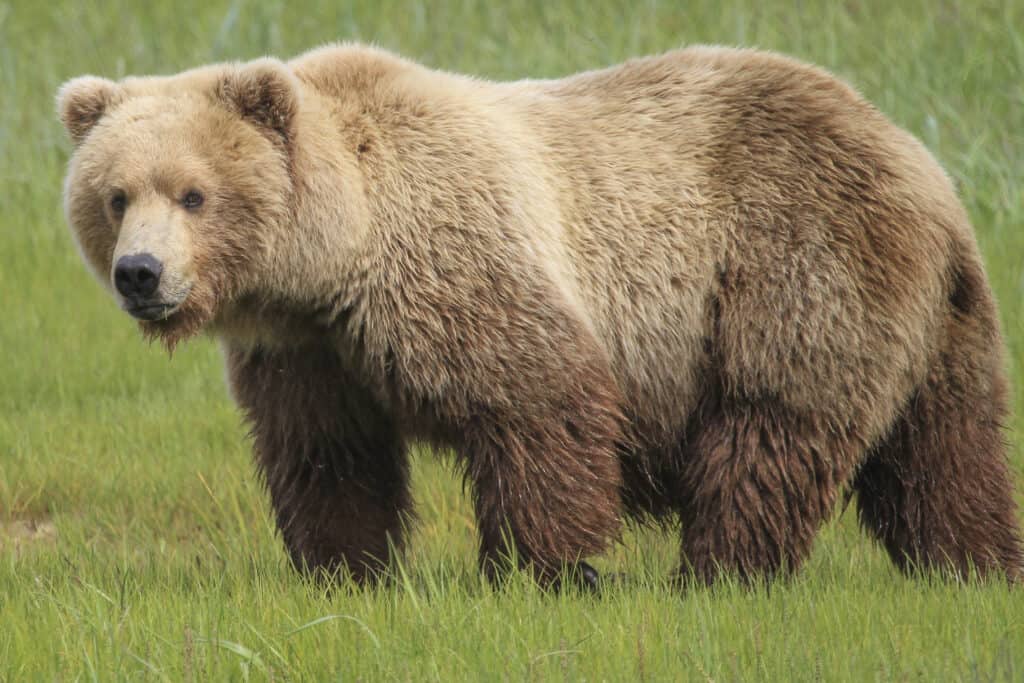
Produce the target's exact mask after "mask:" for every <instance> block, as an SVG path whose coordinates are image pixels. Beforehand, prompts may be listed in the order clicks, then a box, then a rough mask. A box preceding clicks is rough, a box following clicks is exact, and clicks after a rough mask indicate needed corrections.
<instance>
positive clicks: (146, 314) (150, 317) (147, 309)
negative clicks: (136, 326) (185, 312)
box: [124, 304, 178, 322]
mask: <svg viewBox="0 0 1024 683" xmlns="http://www.w3.org/2000/svg"><path fill="white" fill-rule="evenodd" d="M177 308H178V306H177V305H176V304H129V305H127V306H125V308H124V310H125V312H127V313H128V315H130V316H132V317H133V318H136V319H137V320H146V321H149V322H152V321H154V320H165V319H167V318H169V317H170V316H171V314H172V313H174V311H175V310H176V309H177Z"/></svg>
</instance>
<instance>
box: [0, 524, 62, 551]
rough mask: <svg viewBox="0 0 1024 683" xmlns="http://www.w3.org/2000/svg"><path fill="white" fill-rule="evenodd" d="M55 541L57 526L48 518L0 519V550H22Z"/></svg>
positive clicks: (48, 544) (51, 543)
mask: <svg viewBox="0 0 1024 683" xmlns="http://www.w3.org/2000/svg"><path fill="white" fill-rule="evenodd" d="M56 542H57V526H56V525H55V524H54V523H53V522H51V521H50V520H48V519H15V520H10V521H0V550H13V551H14V552H16V553H17V552H23V551H25V550H28V549H30V548H35V547H39V546H51V545H53V544H54V543H56Z"/></svg>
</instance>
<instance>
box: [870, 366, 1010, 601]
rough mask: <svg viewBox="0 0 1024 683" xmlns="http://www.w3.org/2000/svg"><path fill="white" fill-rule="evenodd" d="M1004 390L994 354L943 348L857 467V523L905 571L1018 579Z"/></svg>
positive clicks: (962, 576)
mask: <svg viewBox="0 0 1024 683" xmlns="http://www.w3.org/2000/svg"><path fill="white" fill-rule="evenodd" d="M988 348H989V349H991V348H993V346H989V347H988ZM1005 394H1006V388H1005V382H1004V380H1003V377H1002V374H1001V370H1000V369H999V363H998V357H997V354H995V353H992V352H990V351H987V350H981V351H979V352H978V355H970V356H968V355H967V354H962V355H959V356H958V355H957V354H943V357H942V358H941V359H940V360H939V361H937V362H936V364H935V366H934V367H933V369H932V371H931V373H930V374H929V376H928V378H927V380H926V381H925V383H924V384H923V385H922V387H921V388H920V389H919V390H918V392H917V394H916V395H915V396H914V397H913V398H911V400H910V401H909V402H908V403H907V407H906V409H905V411H904V413H903V415H902V416H901V417H900V418H899V420H898V421H897V423H896V425H895V427H894V428H893V430H892V432H891V433H890V434H889V436H888V437H887V438H886V439H885V440H884V441H883V442H882V443H881V444H880V445H878V446H877V447H876V448H874V449H873V451H872V453H871V455H870V456H869V457H868V459H867V461H866V462H865V463H864V465H863V467H862V468H861V469H860V471H859V472H858V474H857V476H856V479H855V480H854V489H855V490H856V492H857V504H858V509H859V516H860V521H861V524H862V526H863V527H864V528H865V530H867V531H868V532H869V533H870V534H872V535H873V536H875V537H876V538H877V539H878V540H879V541H881V543H882V544H883V546H884V547H885V549H886V550H887V551H888V553H889V556H890V557H891V558H892V560H893V562H894V563H895V564H896V565H897V566H898V567H900V569H902V570H903V571H912V570H914V569H935V568H937V569H951V570H952V571H953V572H954V574H955V575H957V576H958V577H961V578H965V577H967V576H968V575H969V573H970V570H971V569H972V568H973V569H974V570H975V571H977V572H978V573H979V574H980V575H982V576H985V575H988V574H991V573H993V572H996V573H1002V574H1004V575H1006V576H1007V578H1009V579H1010V580H1016V581H1019V580H1021V579H1022V578H1024V554H1022V549H1021V538H1020V531H1019V528H1018V524H1017V515H1016V511H1015V506H1014V502H1013V492H1012V485H1011V478H1010V471H1009V468H1008V464H1007V459H1006V455H1005V444H1004V442H1003V436H1002V427H1001V425H1002V420H1003V417H1004V415H1005V413H1006V407H1005V404H1006V398H1005Z"/></svg>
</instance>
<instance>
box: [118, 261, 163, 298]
mask: <svg viewBox="0 0 1024 683" xmlns="http://www.w3.org/2000/svg"><path fill="white" fill-rule="evenodd" d="M163 270H164V267H163V264H162V263H160V262H159V261H157V260H156V258H155V257H154V256H153V255H152V254H145V253H143V254H130V255H128V256H122V257H121V258H119V259H118V260H117V266H116V267H115V268H114V286H115V287H116V288H117V291H119V292H121V296H124V297H125V298H129V299H140V298H145V297H148V296H151V295H152V294H153V292H155V291H156V288H157V286H158V285H159V284H160V273H162V272H163Z"/></svg>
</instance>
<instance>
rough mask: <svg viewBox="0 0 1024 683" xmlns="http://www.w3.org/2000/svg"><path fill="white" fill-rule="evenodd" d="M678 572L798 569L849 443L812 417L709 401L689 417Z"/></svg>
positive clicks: (710, 576) (839, 479)
mask: <svg viewBox="0 0 1024 683" xmlns="http://www.w3.org/2000/svg"><path fill="white" fill-rule="evenodd" d="M691 424H692V425H693V428H692V429H691V434H690V435H689V438H688V440H687V442H688V449H687V450H688V452H689V456H688V461H687V463H686V472H685V475H684V477H683V487H682V489H683V490H682V492H681V496H680V500H681V501H682V507H681V518H682V523H683V543H682V555H683V558H682V562H683V565H682V571H683V572H684V573H685V572H686V571H687V570H690V571H692V572H693V574H694V576H695V578H696V579H697V580H698V581H702V582H705V583H711V582H713V581H714V579H715V578H716V577H717V576H718V574H719V572H727V573H732V572H734V573H736V574H737V575H738V576H739V577H740V578H741V579H743V580H750V579H752V578H754V577H756V576H759V575H761V576H766V577H770V576H771V575H773V574H775V573H776V572H778V571H780V570H783V569H789V570H793V569H796V568H797V567H798V566H799V565H800V563H801V562H802V561H803V560H804V558H805V557H806V556H807V554H808V553H809V552H810V549H811V545H812V542H813V540H814V536H815V534H817V532H818V528H819V527H820V526H821V524H822V522H823V521H824V520H825V519H827V517H828V516H829V515H830V514H831V512H832V510H833V508H834V505H835V502H836V498H837V495H838V491H839V488H840V486H841V485H842V483H844V481H845V480H846V478H847V477H848V476H849V474H850V471H851V470H852V463H853V455H854V454H855V453H856V450H855V447H854V446H852V445H851V443H850V442H849V441H848V440H847V439H845V438H843V437H840V436H837V435H834V434H830V432H829V431H828V428H827V427H826V425H825V424H824V423H823V422H822V421H820V420H818V419H817V418H815V417H814V416H802V415H797V414H794V413H793V412H792V411H787V410H785V409H783V408H782V407H781V406H778V405H777V404H774V403H770V402H763V403H749V404H742V403H736V402H730V401H725V402H721V401H716V402H714V404H713V405H705V407H704V408H703V409H702V410H701V411H699V413H698V414H697V416H695V418H694V420H693V421H692V423H691Z"/></svg>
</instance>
